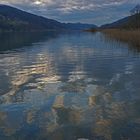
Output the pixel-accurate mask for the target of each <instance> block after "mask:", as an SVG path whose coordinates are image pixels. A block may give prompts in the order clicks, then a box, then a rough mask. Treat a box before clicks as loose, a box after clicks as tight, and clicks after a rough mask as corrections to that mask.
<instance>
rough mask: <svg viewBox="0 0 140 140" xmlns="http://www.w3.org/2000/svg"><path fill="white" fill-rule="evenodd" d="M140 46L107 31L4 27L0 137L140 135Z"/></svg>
mask: <svg viewBox="0 0 140 140" xmlns="http://www.w3.org/2000/svg"><path fill="white" fill-rule="evenodd" d="M139 132H140V49H139V48H138V47H137V46H133V45H132V44H128V43H127V42H120V41H118V40H115V39H112V38H109V37H108V36H106V35H104V34H103V33H99V32H97V33H88V32H62V33H59V32H47V33H45V32H32V33H1V34H0V140H27V139H28V140H139V139H140V133H139Z"/></svg>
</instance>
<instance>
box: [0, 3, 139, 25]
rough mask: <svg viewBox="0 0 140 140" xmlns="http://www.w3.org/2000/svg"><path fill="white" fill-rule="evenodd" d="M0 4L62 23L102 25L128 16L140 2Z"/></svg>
mask: <svg viewBox="0 0 140 140" xmlns="http://www.w3.org/2000/svg"><path fill="white" fill-rule="evenodd" d="M0 4H6V5H11V6H14V7H17V8H19V9H22V10H25V11H28V12H31V13H34V14H37V15H42V16H44V17H47V18H51V19H55V20H58V21H60V22H66V23H67V22H72V23H74V22H81V23H90V24H96V25H102V24H105V23H110V22H113V21H115V20H118V19H120V18H122V17H125V16H128V15H129V11H130V10H131V9H132V8H133V7H135V5H137V4H140V0H0Z"/></svg>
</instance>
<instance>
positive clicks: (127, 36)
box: [102, 29, 140, 47]
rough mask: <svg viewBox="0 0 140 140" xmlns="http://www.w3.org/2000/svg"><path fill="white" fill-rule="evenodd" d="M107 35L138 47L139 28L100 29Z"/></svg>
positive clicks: (139, 39) (139, 44) (139, 43)
mask: <svg viewBox="0 0 140 140" xmlns="http://www.w3.org/2000/svg"><path fill="white" fill-rule="evenodd" d="M102 32H103V33H105V34H106V35H107V36H108V37H111V38H113V39H117V40H119V41H123V42H128V43H131V44H132V45H135V46H137V47H140V29H137V30H122V29H105V30H102Z"/></svg>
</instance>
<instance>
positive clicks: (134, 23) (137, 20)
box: [100, 14, 140, 29]
mask: <svg viewBox="0 0 140 140" xmlns="http://www.w3.org/2000/svg"><path fill="white" fill-rule="evenodd" d="M100 28H101V29H109V28H123V29H138V28H140V14H135V15H131V16H128V17H125V18H123V19H120V20H118V21H116V22H113V23H110V24H105V25H102V26H101V27H100Z"/></svg>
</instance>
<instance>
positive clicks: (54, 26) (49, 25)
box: [0, 5, 96, 31]
mask: <svg viewBox="0 0 140 140" xmlns="http://www.w3.org/2000/svg"><path fill="white" fill-rule="evenodd" d="M91 27H96V26H95V25H90V24H81V23H76V24H74V23H68V24H66V23H60V22H58V21H56V20H53V19H48V18H45V17H42V16H38V15H34V14H31V13H28V12H25V11H22V10H20V9H17V8H14V7H11V6H8V5H0V30H4V31H5V30H7V31H9V30H10V31H26V30H27V31H29V30H62V29H64V30H68V29H69V30H81V29H86V28H87V29H88V28H91Z"/></svg>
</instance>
